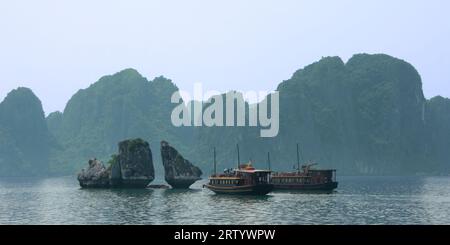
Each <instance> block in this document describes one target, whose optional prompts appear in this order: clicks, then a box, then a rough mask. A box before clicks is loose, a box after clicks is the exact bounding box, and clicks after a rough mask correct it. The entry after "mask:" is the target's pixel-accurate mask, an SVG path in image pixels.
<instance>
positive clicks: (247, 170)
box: [235, 169, 272, 174]
mask: <svg viewBox="0 0 450 245" xmlns="http://www.w3.org/2000/svg"><path fill="white" fill-rule="evenodd" d="M235 171H236V172H241V173H249V174H253V173H272V171H270V170H261V169H235Z"/></svg>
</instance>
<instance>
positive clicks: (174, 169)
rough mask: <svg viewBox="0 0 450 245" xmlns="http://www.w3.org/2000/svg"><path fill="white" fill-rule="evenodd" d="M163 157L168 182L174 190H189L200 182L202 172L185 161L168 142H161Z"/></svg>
mask: <svg viewBox="0 0 450 245" xmlns="http://www.w3.org/2000/svg"><path fill="white" fill-rule="evenodd" d="M161 157H162V162H163V165H164V171H165V179H166V182H167V183H168V184H169V185H171V186H172V188H189V186H191V185H192V184H193V183H194V182H195V181H197V180H200V179H201V178H200V176H201V175H202V171H201V170H200V168H198V167H196V166H194V165H193V164H192V163H191V162H189V161H188V160H186V159H184V158H183V156H182V155H181V154H180V153H178V151H177V150H176V149H175V148H173V147H171V146H170V145H169V143H167V142H166V141H162V142H161Z"/></svg>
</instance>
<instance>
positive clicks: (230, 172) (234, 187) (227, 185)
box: [203, 146, 273, 195]
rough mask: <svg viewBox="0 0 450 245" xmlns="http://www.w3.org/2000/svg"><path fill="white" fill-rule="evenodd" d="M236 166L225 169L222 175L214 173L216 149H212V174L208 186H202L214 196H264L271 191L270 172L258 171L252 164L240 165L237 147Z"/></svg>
mask: <svg viewBox="0 0 450 245" xmlns="http://www.w3.org/2000/svg"><path fill="white" fill-rule="evenodd" d="M237 152H238V166H237V168H236V169H226V170H225V171H224V173H222V174H217V172H216V149H215V148H214V174H213V175H212V176H210V177H209V182H208V184H205V185H203V187H206V188H208V189H210V190H211V191H213V192H215V193H216V194H234V195H266V194H268V193H269V192H271V191H272V190H273V185H272V184H271V183H270V176H271V173H272V172H271V171H270V170H258V169H255V168H254V167H253V166H252V163H251V162H249V163H247V164H240V159H239V146H238V147H237Z"/></svg>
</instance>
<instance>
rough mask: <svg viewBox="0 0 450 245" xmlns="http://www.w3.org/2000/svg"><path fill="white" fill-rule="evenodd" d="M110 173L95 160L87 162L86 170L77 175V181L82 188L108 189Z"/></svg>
mask: <svg viewBox="0 0 450 245" xmlns="http://www.w3.org/2000/svg"><path fill="white" fill-rule="evenodd" d="M110 176H111V171H110V169H107V168H106V167H105V165H103V163H102V162H100V161H99V160H97V159H91V160H89V166H88V168H87V169H83V170H81V172H80V173H79V174H78V181H79V182H80V186H81V187H83V188H107V187H110Z"/></svg>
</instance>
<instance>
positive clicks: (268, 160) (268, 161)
mask: <svg viewBox="0 0 450 245" xmlns="http://www.w3.org/2000/svg"><path fill="white" fill-rule="evenodd" d="M267 164H268V165H269V170H272V167H271V166H270V152H267Z"/></svg>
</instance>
